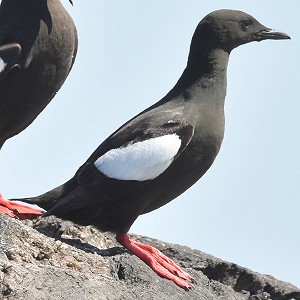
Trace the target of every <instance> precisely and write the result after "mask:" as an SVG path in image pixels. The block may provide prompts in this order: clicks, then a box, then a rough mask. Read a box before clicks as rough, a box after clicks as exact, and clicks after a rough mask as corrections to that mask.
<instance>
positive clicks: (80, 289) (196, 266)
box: [0, 214, 300, 300]
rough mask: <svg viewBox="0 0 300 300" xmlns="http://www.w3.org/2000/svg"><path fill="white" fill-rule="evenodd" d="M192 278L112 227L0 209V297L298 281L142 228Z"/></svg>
mask: <svg viewBox="0 0 300 300" xmlns="http://www.w3.org/2000/svg"><path fill="white" fill-rule="evenodd" d="M134 238H136V239H138V240H141V241H142V242H146V243H148V244H151V245H154V246H155V247H157V248H158V249H160V250H161V251H162V252H164V253H165V254H166V255H168V256H169V257H170V258H172V259H174V261H175V262H176V263H178V264H179V265H180V266H182V267H183V268H184V269H186V270H187V271H188V272H189V273H190V274H191V275H192V276H193V277H194V278H195V280H196V281H197V284H195V285H194V289H193V290H191V291H189V292H186V291H184V290H182V289H180V288H178V287H177V286H176V285H175V284H174V283H172V282H170V281H168V280H166V279H162V278H160V277H159V276H157V275H156V274H154V273H153V271H152V270H151V269H150V268H149V267H148V266H146V265H145V264H144V263H143V262H142V261H140V260H139V259H138V258H136V257H135V256H134V255H131V254H130V253H129V252H128V251H127V250H124V249H123V248H121V247H120V246H119V245H118V244H117V242H116V241H115V238H114V236H113V235H112V234H109V233H101V232H99V231H98V230H97V229H95V228H93V227H90V226H88V227H83V226H79V225H76V224H73V223H71V222H69V221H62V220H60V219H58V218H56V217H54V216H51V217H47V218H44V219H36V220H33V221H29V220H25V221H19V220H16V219H12V218H10V217H8V216H6V215H3V214H0V299H7V300H21V299H22V300H24V299H30V300H35V299H39V300H52V299H53V300H54V299H55V300H59V299H68V300H72V299H84V300H94V299H95V300H96V299H97V300H121V299H124V300H133V299H143V300H150V299H151V300H153V299H170V300H173V299H174V300H175V299H178V300H179V299H187V300H188V299H197V300H198V299H199V300H246V299H249V300H269V299H272V300H293V299H294V300H300V289H298V288H297V287H295V286H293V285H291V284H289V283H286V282H283V281H279V280H277V279H275V278H273V277H271V276H267V275H262V274H258V273H255V272H253V271H251V270H248V269H246V268H243V267H240V266H238V265H236V264H234V263H229V262H226V261H222V260H221V259H218V258H215V257H213V256H211V255H208V254H205V253H203V252H201V251H198V250H194V249H190V248H188V247H184V246H180V245H174V244H169V243H164V242H161V241H158V240H154V239H150V238H147V237H142V236H134Z"/></svg>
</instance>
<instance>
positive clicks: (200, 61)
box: [163, 49, 229, 101]
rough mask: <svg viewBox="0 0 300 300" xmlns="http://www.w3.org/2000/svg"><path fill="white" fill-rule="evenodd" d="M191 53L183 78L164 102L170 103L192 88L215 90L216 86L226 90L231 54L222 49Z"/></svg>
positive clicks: (199, 50) (201, 50)
mask: <svg viewBox="0 0 300 300" xmlns="http://www.w3.org/2000/svg"><path fill="white" fill-rule="evenodd" d="M191 53H192V54H190V56H189V58H188V63H187V66H186V68H185V70H184V71H183V73H182V75H181V77H180V78H179V80H178V82H177V83H176V85H175V86H174V88H173V89H172V90H171V91H170V92H169V93H168V94H167V95H166V97H165V98H164V99H163V100H165V101H169V100H171V99H173V98H175V97H177V96H178V95H180V94H181V93H184V92H185V91H186V90H187V89H189V88H191V87H192V86H201V87H202V88H203V89H207V88H212V89H213V88H214V85H218V86H220V85H223V86H224V88H225V90H226V73H227V65H228V60H229V53H228V52H226V51H224V50H222V49H198V51H192V52H191Z"/></svg>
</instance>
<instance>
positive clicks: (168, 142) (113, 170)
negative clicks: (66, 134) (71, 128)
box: [18, 10, 289, 288]
mask: <svg viewBox="0 0 300 300" xmlns="http://www.w3.org/2000/svg"><path fill="white" fill-rule="evenodd" d="M287 38H289V37H288V35H286V34H285V33H282V32H279V31H275V30H271V29H269V28H267V27H265V26H263V25H262V24H260V23H259V22H258V21H257V20H256V19H254V18H253V17H252V16H250V15H248V14H246V13H243V12H240V11H233V10H220V11H215V12H212V13H210V14H209V15H207V16H206V17H205V18H204V19H203V20H202V21H201V22H200V23H199V25H198V27H197V29H196V31H195V33H194V36H193V38H192V43H191V48H190V54H189V58H188V63H187V67H186V68H185V70H184V72H183V74H182V76H181V77H180V79H179V80H178V82H177V83H176V85H175V86H174V88H173V89H172V90H171V91H170V92H169V93H168V94H167V95H166V96H165V97H164V98H162V99H161V100H160V101H159V102H157V103H156V104H154V105H153V106H151V107H150V108H148V109H146V110H145V111H143V112H142V113H140V114H139V115H137V116H136V117H134V118H133V119H131V120H130V121H128V122H127V123H126V124H124V125H123V126H121V127H120V128H119V129H118V130H116V131H115V132H114V133H113V134H112V135H111V136H109V137H108V138H107V139H106V140H105V141H104V142H103V143H102V144H101V145H100V146H99V147H98V148H97V149H96V151H95V152H94V153H93V154H92V155H91V156H90V157H89V158H88V160H87V161H86V162H85V163H84V164H83V165H82V166H81V167H80V168H79V170H78V171H77V173H76V174H75V176H74V177H73V178H72V179H70V180H69V181H68V182H67V183H65V184H63V185H61V186H60V187H57V188H55V189H53V190H52V191H50V192H48V193H46V194H44V195H41V196H38V197H35V198H26V199H18V200H21V201H25V202H27V203H34V204H38V205H40V206H41V207H42V208H44V209H46V210H47V212H46V213H45V214H44V215H45V216H46V215H51V214H53V215H56V216H58V217H61V218H64V219H68V220H72V221H74V222H76V223H79V224H83V225H88V224H92V225H95V226H97V227H98V228H99V229H100V230H103V231H107V230H108V231H112V232H116V233H117V239H118V241H120V242H121V243H122V244H123V245H125V246H126V245H130V246H132V244H131V242H128V240H127V238H126V234H125V233H126V232H127V231H128V230H129V228H130V226H131V225H132V223H133V222H134V221H135V220H136V218H137V217H138V216H139V215H141V214H144V213H147V212H150V211H152V210H154V209H157V208H159V207H161V206H163V205H165V204H166V203H168V202H169V201H171V200H173V199H174V198H176V197H177V196H179V195H180V194H182V193H183V192H184V191H186V190H187V189H188V188H189V187H190V186H191V185H193V184H194V183H195V182H196V181H197V180H198V179H199V178H201V177H202V176H203V174H204V173H205V172H206V171H207V170H208V169H209V167H210V166H211V164H212V163H213V162H214V160H215V158H216V156H217V154H218V152H219V150H220V147H221V143H222V140H223V135H224V100H225V96H226V72H227V64H228V59H229V55H230V53H231V51H232V50H233V49H234V48H236V47H237V46H239V45H242V44H246V43H248V42H251V41H261V40H264V39H287ZM178 141H179V142H178ZM137 247H138V248H139V247H140V244H138V246H137ZM130 249H132V251H135V246H133V248H130ZM141 249H142V250H141ZM143 251H144V246H142V247H140V248H139V249H138V250H137V252H138V253H139V255H140V254H141V253H142V254H141V255H140V257H144V254H143V253H144V252H143ZM142 259H143V260H144V258H142ZM144 261H147V258H146V259H145V260H144ZM171 269H172V267H171ZM171 272H172V273H173V274H175V276H176V274H177V271H175V272H173V271H171ZM160 275H161V274H160ZM179 277H180V276H179ZM168 278H169V277H168ZM181 278H184V279H186V280H189V281H190V280H191V278H190V277H185V275H183V277H181ZM169 279H170V278H169ZM171 279H172V280H173V279H174V276H173V277H171ZM176 280H177V279H176V278H175V279H174V282H176V283H177V284H178V285H180V286H182V287H184V288H190V285H184V284H182V283H181V282H179V283H178V281H176Z"/></svg>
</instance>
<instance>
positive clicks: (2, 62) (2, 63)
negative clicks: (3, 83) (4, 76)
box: [0, 57, 7, 74]
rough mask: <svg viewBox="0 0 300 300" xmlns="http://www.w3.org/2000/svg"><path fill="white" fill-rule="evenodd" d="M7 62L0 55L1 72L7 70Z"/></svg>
mask: <svg viewBox="0 0 300 300" xmlns="http://www.w3.org/2000/svg"><path fill="white" fill-rule="evenodd" d="M6 65H7V64H6V63H5V62H4V61H3V59H2V58H1V57H0V74H1V73H2V72H3V71H4V70H5V67H6Z"/></svg>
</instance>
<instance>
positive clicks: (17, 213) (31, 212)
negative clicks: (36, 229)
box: [0, 194, 43, 220]
mask: <svg viewBox="0 0 300 300" xmlns="http://www.w3.org/2000/svg"><path fill="white" fill-rule="evenodd" d="M0 213H3V214H6V215H8V216H10V217H14V218H18V219H21V220H24V219H33V218H36V217H38V216H40V215H42V214H43V211H41V210H39V209H36V208H33V207H30V206H28V205H23V204H20V203H16V202H12V201H7V200H4V199H3V197H2V195H1V194H0Z"/></svg>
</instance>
